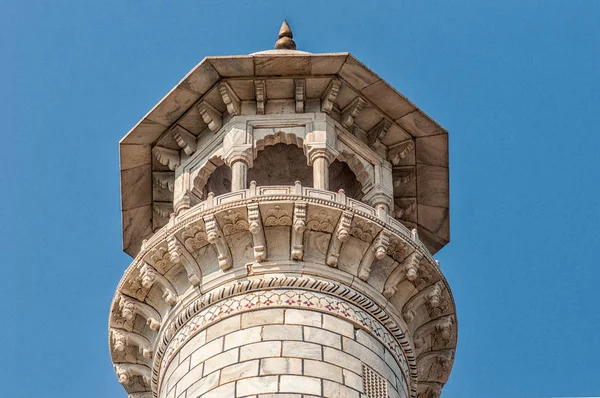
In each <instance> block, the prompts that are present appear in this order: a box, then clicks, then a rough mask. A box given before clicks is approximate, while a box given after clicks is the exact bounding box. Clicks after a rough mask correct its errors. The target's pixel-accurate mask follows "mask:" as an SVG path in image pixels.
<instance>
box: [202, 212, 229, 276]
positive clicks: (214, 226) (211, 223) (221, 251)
mask: <svg viewBox="0 0 600 398" xmlns="http://www.w3.org/2000/svg"><path fill="white" fill-rule="evenodd" d="M204 225H205V226H206V237H207V240H208V243H210V244H212V245H213V246H214V247H215V249H216V250H217V256H218V259H219V267H220V268H221V270H222V271H227V270H228V269H230V268H231V267H232V266H233V264H232V261H231V252H230V251H229V245H227V242H226V241H225V238H224V237H223V232H222V231H221V227H219V224H218V223H217V220H216V219H215V216H214V214H209V215H207V216H204Z"/></svg>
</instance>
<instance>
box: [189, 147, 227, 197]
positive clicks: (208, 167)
mask: <svg viewBox="0 0 600 398" xmlns="http://www.w3.org/2000/svg"><path fill="white" fill-rule="evenodd" d="M224 164H225V161H224V159H223V151H222V150H220V149H219V150H218V151H216V152H214V153H213V154H212V155H211V156H210V157H209V158H208V159H206V160H205V161H204V162H203V163H202V165H201V166H200V167H199V168H198V169H196V170H194V172H193V173H192V176H191V178H190V180H191V181H192V192H193V193H194V194H195V195H196V196H197V197H198V198H200V199H203V196H204V193H203V190H204V186H205V185H206V183H207V182H208V179H209V178H210V176H211V174H212V173H213V172H214V171H215V170H216V169H217V167H220V166H223V165H224Z"/></svg>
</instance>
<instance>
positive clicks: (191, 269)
mask: <svg viewBox="0 0 600 398" xmlns="http://www.w3.org/2000/svg"><path fill="white" fill-rule="evenodd" d="M167 244H168V245H169V256H170V259H171V262H172V263H173V264H182V265H183V267H184V268H185V270H186V272H187V277H188V279H189V281H190V283H191V284H192V285H194V286H198V285H199V284H200V283H201V282H202V270H201V269H200V266H199V265H198V263H197V262H196V259H195V258H194V256H192V254H191V253H190V252H189V251H188V250H187V249H186V248H185V246H184V245H183V244H181V242H180V241H179V239H177V237H176V236H174V235H172V236H170V237H169V239H168V241H167Z"/></svg>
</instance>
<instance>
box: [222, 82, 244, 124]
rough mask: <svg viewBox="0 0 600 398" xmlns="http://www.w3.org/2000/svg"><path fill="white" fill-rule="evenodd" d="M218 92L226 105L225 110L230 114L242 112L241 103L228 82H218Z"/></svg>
mask: <svg viewBox="0 0 600 398" xmlns="http://www.w3.org/2000/svg"><path fill="white" fill-rule="evenodd" d="M219 93H221V98H222V99H223V102H224V103H225V105H226V106H227V112H228V113H229V114H230V115H231V116H237V115H241V114H242V105H241V104H242V103H241V101H240V99H239V98H238V96H237V95H236V94H235V92H234V91H233V90H232V88H231V86H230V85H229V84H227V83H225V82H222V83H220V84H219Z"/></svg>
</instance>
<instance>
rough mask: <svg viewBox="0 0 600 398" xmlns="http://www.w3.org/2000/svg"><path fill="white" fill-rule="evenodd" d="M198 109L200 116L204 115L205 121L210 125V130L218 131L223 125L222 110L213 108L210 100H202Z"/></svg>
mask: <svg viewBox="0 0 600 398" xmlns="http://www.w3.org/2000/svg"><path fill="white" fill-rule="evenodd" d="M198 111H199V112H200V116H202V120H204V123H206V124H207V125H208V128H209V129H210V131H212V132H216V131H218V130H219V129H220V128H221V126H223V116H222V115H221V112H219V111H218V110H216V109H215V108H213V106H212V105H210V104H209V103H208V102H206V101H202V102H200V104H198Z"/></svg>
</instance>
